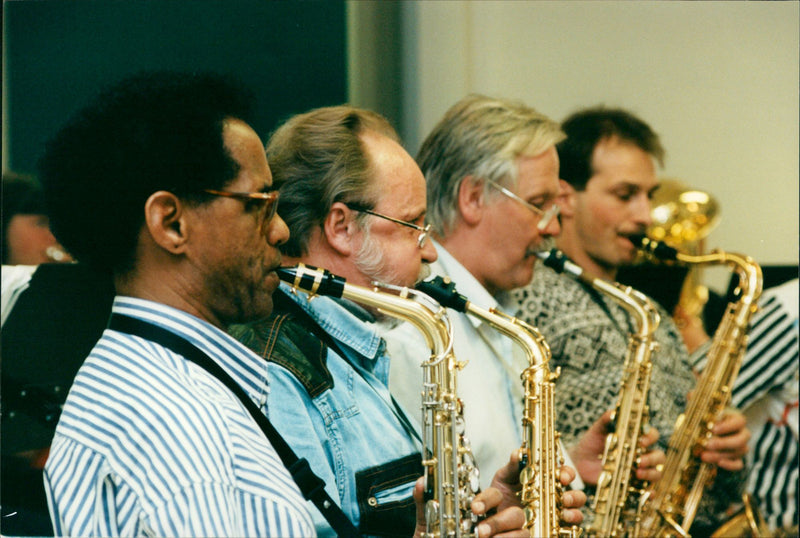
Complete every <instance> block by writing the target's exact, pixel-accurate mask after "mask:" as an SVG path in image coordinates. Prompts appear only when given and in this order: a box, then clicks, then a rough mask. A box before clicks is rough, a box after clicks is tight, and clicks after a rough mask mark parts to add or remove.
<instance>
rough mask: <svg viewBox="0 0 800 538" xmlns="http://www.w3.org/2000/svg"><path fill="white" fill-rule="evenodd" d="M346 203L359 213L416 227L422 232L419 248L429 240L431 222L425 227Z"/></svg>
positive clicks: (418, 242) (419, 238)
mask: <svg viewBox="0 0 800 538" xmlns="http://www.w3.org/2000/svg"><path fill="white" fill-rule="evenodd" d="M344 205H346V206H347V207H348V208H349V209H352V210H353V211H358V212H359V213H366V214H368V215H372V216H373V217H379V218H382V219H386V220H389V221H392V222H394V223H396V224H401V225H403V226H408V227H409V228H414V229H415V230H417V231H418V232H420V234H419V237H417V246H419V248H422V247H424V246H425V242H426V241H427V240H428V235H430V233H431V225H430V224H427V225H425V226H424V227H423V226H419V225H417V224H414V223H413V222H406V221H404V220H400V219H396V218H393V217H388V216H386V215H382V214H381V213H378V212H376V211H372V210H371V209H365V208H363V207H359V206H357V205H355V204H344Z"/></svg>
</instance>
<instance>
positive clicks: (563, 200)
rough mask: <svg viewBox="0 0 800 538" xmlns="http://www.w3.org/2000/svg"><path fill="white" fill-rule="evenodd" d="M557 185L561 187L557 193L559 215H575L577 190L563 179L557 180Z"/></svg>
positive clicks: (570, 216)
mask: <svg viewBox="0 0 800 538" xmlns="http://www.w3.org/2000/svg"><path fill="white" fill-rule="evenodd" d="M558 185H559V187H560V189H561V192H559V194H558V205H559V207H560V208H561V215H562V216H564V217H569V218H572V217H574V216H575V196H576V195H577V191H576V190H575V187H573V186H572V185H570V184H569V183H567V182H566V181H564V180H563V179H559V180H558Z"/></svg>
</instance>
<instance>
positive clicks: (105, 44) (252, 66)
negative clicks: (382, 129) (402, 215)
mask: <svg viewBox="0 0 800 538" xmlns="http://www.w3.org/2000/svg"><path fill="white" fill-rule="evenodd" d="M3 17H4V25H5V31H6V51H5V54H6V60H7V62H8V63H7V66H6V69H7V70H6V75H7V80H6V87H7V91H8V93H7V97H8V108H7V110H8V118H7V120H8V121H9V130H8V137H9V140H8V150H9V155H8V157H9V159H8V164H9V167H10V168H11V169H12V170H16V171H19V172H27V173H35V172H36V162H37V161H38V159H39V157H40V155H41V152H42V149H43V146H44V142H45V141H46V140H47V139H48V138H49V137H50V136H52V135H53V134H54V133H55V132H56V130H58V128H59V127H60V126H61V125H62V124H63V123H64V122H65V121H66V120H67V118H68V117H69V116H70V115H71V114H72V113H73V112H74V111H76V110H77V109H78V108H80V107H81V106H83V105H84V104H85V103H86V102H87V101H88V100H89V99H90V98H91V97H92V96H93V95H95V94H96V93H97V92H98V91H99V89H100V88H102V87H103V86H105V85H107V84H108V83H111V82H115V81H116V80H118V79H120V78H122V77H123V76H125V75H127V74H130V73H133V72H137V71H140V70H143V69H179V70H202V71H208V70H212V71H219V72H223V73H231V74H234V75H236V76H237V77H238V78H239V79H240V80H242V81H243V82H244V83H245V84H247V85H248V86H250V87H251V88H253V89H254V90H255V91H256V93H257V96H258V105H259V115H258V121H257V122H256V125H254V127H255V128H256V130H257V131H258V132H259V134H261V136H262V137H264V138H265V137H266V136H267V135H268V134H269V132H270V131H272V130H273V129H274V128H275V127H276V126H277V124H278V123H280V121H282V120H283V119H285V118H286V117H287V116H289V115H291V114H294V113H297V112H302V111H305V110H308V109H309V108H313V107H316V106H322V105H329V104H339V103H342V102H345V101H346V100H347V95H346V94H347V84H346V80H347V73H346V29H345V6H344V2H342V1H305V2H300V1H269V0H37V1H34V0H9V1H5V2H4V3H3Z"/></svg>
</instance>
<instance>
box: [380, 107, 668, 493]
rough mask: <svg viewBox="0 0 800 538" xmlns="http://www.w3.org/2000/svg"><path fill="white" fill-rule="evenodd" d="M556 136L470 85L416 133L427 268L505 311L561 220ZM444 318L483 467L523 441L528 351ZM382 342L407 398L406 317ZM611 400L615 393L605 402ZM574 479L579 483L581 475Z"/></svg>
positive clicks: (466, 320)
mask: <svg viewBox="0 0 800 538" xmlns="http://www.w3.org/2000/svg"><path fill="white" fill-rule="evenodd" d="M563 138H564V133H563V132H562V131H561V129H560V127H559V125H558V123H556V122H555V121H553V120H551V119H550V118H548V117H547V116H545V115H543V114H541V113H539V112H538V111H536V110H534V109H533V108H531V107H529V106H527V105H525V104H524V103H521V102H518V101H513V100H508V99H497V98H492V97H488V96H483V95H470V96H467V97H465V98H464V99H462V100H460V101H459V102H458V103H456V104H455V105H453V106H452V107H451V108H450V109H449V110H448V111H447V112H446V113H445V115H444V117H443V118H442V119H441V120H440V121H439V122H438V123H437V125H436V126H435V127H434V128H433V130H432V131H431V133H430V134H429V135H428V136H427V137H426V139H425V141H424V142H423V143H422V147H421V148H420V151H419V154H418V156H417V161H418V163H419V165H420V168H421V169H422V171H423V173H424V174H425V179H426V181H427V185H428V200H429V201H430V202H429V204H428V222H430V223H431V226H432V231H433V236H434V238H435V244H436V248H437V252H438V253H439V259H438V260H437V261H436V262H435V263H433V264H432V265H431V268H432V271H433V273H434V274H437V275H440V276H443V277H447V278H449V279H450V280H452V282H454V283H455V285H456V290H457V291H458V292H459V293H461V294H463V295H465V296H466V297H467V298H468V299H469V300H470V301H471V302H473V303H474V304H476V305H478V306H480V307H481V308H484V309H489V308H494V309H496V310H499V311H501V312H505V313H506V314H509V315H513V314H514V313H515V310H516V306H517V305H516V303H514V302H513V301H511V300H510V299H511V298H510V296H509V293H508V292H509V291H511V290H513V289H514V288H517V287H520V286H524V285H525V284H527V283H528V282H530V280H531V277H532V273H533V269H534V264H535V261H536V252H537V251H539V250H541V249H542V248H544V247H545V245H548V244H549V243H550V242H551V240H552V237H553V236H555V235H557V234H558V233H559V231H560V226H559V222H558V219H557V216H558V212H559V206H558V201H559V197H560V186H559V160H558V154H557V153H556V144H557V143H558V142H560V141H561V140H563ZM450 318H451V319H452V320H453V325H454V334H455V344H454V346H455V352H456V356H457V357H458V358H459V360H466V361H467V365H466V367H465V368H464V369H463V370H461V371H460V372H459V393H460V394H461V397H462V399H463V400H464V414H465V417H466V423H467V425H466V427H467V433H468V436H469V438H470V441H471V443H472V447H473V451H474V453H475V456H476V458H477V460H478V463H479V464H480V465H481V466H482V467H484V468H489V469H491V468H493V467H495V466H497V465H499V463H500V462H499V460H498V458H499V457H502V455H503V454H504V453H505V452H506V451H507V450H512V449H514V448H519V447H520V446H521V443H522V416H523V409H522V406H523V399H524V392H523V383H522V380H521V379H520V374H521V373H522V371H523V370H525V369H526V368H527V367H528V366H529V363H528V359H527V357H526V356H525V355H524V354H523V353H522V352H521V350H520V348H519V347H518V346H517V345H516V344H512V341H511V340H510V339H509V338H508V337H507V336H505V335H503V334H501V333H500V332H499V331H497V330H496V329H495V328H494V327H492V326H490V325H489V324H488V323H486V322H483V321H481V320H477V319H475V318H473V317H471V316H468V315H466V314H459V313H455V312H452V311H451V312H450ZM387 341H388V342H389V346H390V351H391V352H392V354H393V355H394V356H395V359H396V360H395V361H393V363H392V377H391V380H392V384H391V389H392V391H393V392H395V393H396V395H397V397H398V399H400V400H401V401H402V402H406V403H410V402H412V401H413V400H414V398H415V395H414V392H413V390H411V389H412V387H414V385H415V384H416V383H418V381H416V382H415V380H418V379H419V378H420V373H419V368H418V367H416V365H415V364H414V360H413V353H412V350H414V349H415V347H416V348H417V349H418V348H419V346H420V345H421V343H419V340H418V339H414V335H413V334H410V332H409V331H408V330H407V328H406V327H398V328H396V329H393V330H392V331H391V332H390V333H388V334H387ZM411 342H414V343H415V344H414V345H411V344H410V343H411ZM401 357H402V360H399V359H400V358H401ZM558 398H560V395H559V394H558V387H556V399H558ZM612 408H613V403H612V404H610V405H609V406H608V407H607V409H612ZM598 417H599V416H598ZM598 417H595V418H598ZM607 422H608V416H606V417H605V418H604V420H603V422H600V423H598V426H597V428H595V429H594V430H593V431H592V434H593V435H594V437H593V436H592V435H589V436H587V437H586V439H585V440H584V441H583V443H584V444H586V443H589V445H591V446H597V444H598V443H599V444H600V447H599V449H597V450H596V451H595V452H594V453H593V454H586V455H584V457H586V458H588V459H589V460H590V461H591V462H592V463H594V462H597V461H598V456H599V455H601V454H602V442H603V431H602V430H601V427H602V426H605V424H606V423H607ZM556 427H557V428H560V427H561V425H560V424H556ZM657 437H658V433H657V432H656V431H655V430H651V431H650V433H649V434H648V436H647V437H646V438H645V439H644V440H643V442H644V444H645V445H647V446H649V445H650V444H652V443H653V442H654V441H655V439H657ZM584 452H585V451H584ZM565 456H567V457H569V454H568V453H565ZM663 459H664V454H663V453H662V452H661V451H657V452H653V453H648V454H645V455H644V456H643V457H642V459H641V462H640V469H638V471H637V472H638V473H640V475H641V477H642V478H644V479H648V480H654V479H656V478H658V476H659V473H658V471H657V470H656V469H655V466H656V465H657V464H659V463H661V462H662V461H663ZM577 465H578V462H576V466H577ZM584 468H586V466H585V465H584ZM598 474H599V468H597V469H593V470H592V472H591V473H590V472H585V473H583V474H582V475H581V478H582V479H583V480H584V481H587V482H589V483H595V482H596V480H597V476H598ZM573 485H574V486H575V487H578V488H580V487H582V484H581V482H580V481H578V482H576V483H575V484H573Z"/></svg>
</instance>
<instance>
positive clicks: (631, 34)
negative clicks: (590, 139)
mask: <svg viewBox="0 0 800 538" xmlns="http://www.w3.org/2000/svg"><path fill="white" fill-rule="evenodd" d="M799 6H800V3H798V2H618V1H589V2H583V1H569V2H538V1H537V2H521V1H510V2H506V1H498V0H491V1H486V2H484V1H465V2H454V1H450V2H408V3H405V4H404V5H403V25H404V34H403V35H404V39H405V41H404V44H403V46H404V56H403V57H404V61H405V63H404V67H403V69H404V82H403V88H404V94H403V97H402V98H403V108H404V111H405V117H404V121H403V123H402V126H401V127H402V135H403V137H404V140H405V141H406V144H407V146H408V148H409V150H410V151H411V152H412V154H413V152H415V151H416V149H417V148H418V146H419V143H420V142H421V140H422V138H423V137H424V136H425V134H427V132H428V131H429V130H430V129H431V128H432V126H433V125H434V124H435V122H436V121H438V119H439V118H440V117H441V116H442V115H443V113H444V112H445V110H446V109H447V108H448V107H449V106H450V105H452V104H453V103H454V102H455V101H456V100H458V99H460V98H461V97H463V96H464V95H465V94H467V93H469V92H480V93H487V94H490V95H497V96H503V97H511V98H517V99H521V100H523V101H525V102H526V103H528V104H530V105H531V106H533V107H535V108H537V109H539V110H540V111H542V112H544V113H546V114H548V115H549V116H551V117H553V118H554V119H558V120H561V119H563V118H564V117H565V116H566V115H568V114H569V113H570V112H572V111H573V110H575V109H577V108H581V107H584V106H590V105H597V104H606V105H609V106H622V107H625V108H628V109H630V110H632V111H633V112H634V113H636V114H638V115H640V116H641V117H642V118H643V119H645V120H646V121H647V122H648V123H650V124H651V125H652V126H653V128H654V129H655V130H656V131H657V132H658V133H659V134H660V135H661V137H662V141H663V143H664V145H665V147H666V149H667V160H666V165H665V168H664V169H663V170H662V173H663V177H668V176H669V177H677V178H681V179H682V180H684V181H685V182H687V183H689V184H691V185H693V186H695V187H697V188H700V189H703V190H707V191H709V192H711V193H712V194H713V195H714V196H715V197H716V198H717V199H718V201H719V203H720V205H721V208H722V221H721V223H720V225H719V227H718V228H717V229H716V230H715V231H714V232H713V233H712V234H711V236H710V238H709V239H708V241H707V244H708V245H709V246H711V247H713V246H719V247H722V248H724V249H727V250H736V251H740V252H744V253H747V254H750V255H752V256H753V257H754V258H756V259H757V260H758V261H759V262H760V263H762V264H797V261H798V145H799V144H800V140H799V139H798V117H799V112H798V88H800V79H799V75H798V68H799V66H800V52H799V51H800V48H799V45H798V25H799V24H800V23H799V22H798V21H799V20H800V19H799V13H800V10H799V9H798V7H799ZM711 278H712V280H713V275H712V276H711Z"/></svg>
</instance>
